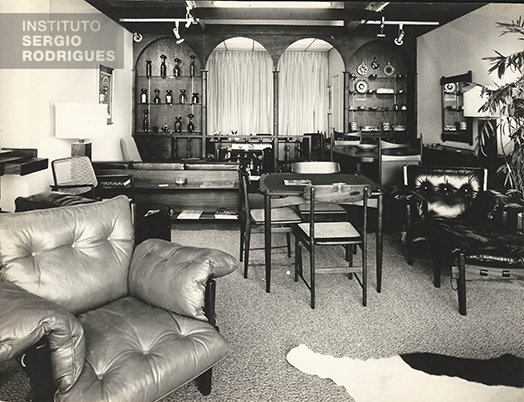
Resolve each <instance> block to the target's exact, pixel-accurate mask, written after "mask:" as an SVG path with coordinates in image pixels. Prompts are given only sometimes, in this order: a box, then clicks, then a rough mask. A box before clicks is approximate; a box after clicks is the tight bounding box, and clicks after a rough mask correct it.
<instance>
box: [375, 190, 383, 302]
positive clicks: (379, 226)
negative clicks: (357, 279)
mask: <svg viewBox="0 0 524 402" xmlns="http://www.w3.org/2000/svg"><path fill="white" fill-rule="evenodd" d="M382 201H383V194H382V193H380V195H379V196H378V211H377V215H378V216H377V247H376V248H377V292H379V293H380V292H381V291H382V240H383V239H382V213H383V205H382Z"/></svg>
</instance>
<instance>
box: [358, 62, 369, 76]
mask: <svg viewBox="0 0 524 402" xmlns="http://www.w3.org/2000/svg"><path fill="white" fill-rule="evenodd" d="M367 72H368V66H366V65H365V64H364V62H362V63H360V64H359V65H358V66H357V73H358V74H359V75H366V74H367Z"/></svg>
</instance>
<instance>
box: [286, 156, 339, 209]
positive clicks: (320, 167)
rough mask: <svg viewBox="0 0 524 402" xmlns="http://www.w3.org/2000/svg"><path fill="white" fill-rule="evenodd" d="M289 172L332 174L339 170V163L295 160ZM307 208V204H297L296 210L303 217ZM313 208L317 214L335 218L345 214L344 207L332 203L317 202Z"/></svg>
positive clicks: (308, 206)
mask: <svg viewBox="0 0 524 402" xmlns="http://www.w3.org/2000/svg"><path fill="white" fill-rule="evenodd" d="M291 172H293V173H299V174H326V173H328V174H331V173H333V174H334V173H339V172H340V164H339V163H338V162H328V161H309V162H296V163H294V164H293V165H292V166H291ZM309 208H310V205H309V204H300V205H298V211H299V213H300V215H301V216H303V217H307V216H308V215H309ZM315 208H316V210H315V213H316V214H317V215H320V214H322V215H326V216H331V217H333V218H336V217H338V216H340V215H343V216H345V215H346V214H347V211H346V209H345V208H343V207H342V206H340V205H337V204H333V203H317V204H316V207H315Z"/></svg>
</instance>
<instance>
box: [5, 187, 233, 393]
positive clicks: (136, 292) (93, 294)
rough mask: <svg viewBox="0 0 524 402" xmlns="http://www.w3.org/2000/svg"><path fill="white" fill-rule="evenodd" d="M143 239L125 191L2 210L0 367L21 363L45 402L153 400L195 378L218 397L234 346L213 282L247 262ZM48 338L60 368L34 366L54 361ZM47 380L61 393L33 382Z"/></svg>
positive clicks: (212, 252)
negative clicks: (220, 320)
mask: <svg viewBox="0 0 524 402" xmlns="http://www.w3.org/2000/svg"><path fill="white" fill-rule="evenodd" d="M133 236H134V230H133V225H132V220H131V208H130V205H129V200H128V199H127V197H125V196H123V195H121V196H118V197H115V198H113V199H110V200H105V201H100V202H95V203H90V204H81V205H75V206H66V207H60V208H51V209H43V210H34V211H27V212H20V213H12V214H1V216H0V361H4V360H7V359H10V358H12V357H14V356H23V358H21V361H22V363H23V366H26V371H27V372H28V373H29V375H30V379H31V382H32V385H33V386H34V387H36V388H37V389H36V391H37V392H39V393H40V394H39V395H35V400H39V401H41V400H49V399H51V400H52V399H53V398H54V400H55V401H74V402H82V401H85V402H95V401H155V400H157V399H160V398H161V397H163V396H165V395H167V394H169V393H170V392H172V391H173V390H174V389H176V388H178V387H179V386H181V385H183V384H185V383H186V382H188V381H190V380H192V379H195V378H197V377H199V378H200V379H201V380H202V381H201V382H200V384H201V387H200V390H201V392H203V393H205V394H207V393H209V392H210V390H211V388H210V387H211V383H210V381H211V371H210V370H211V367H212V366H213V365H214V364H215V363H217V362H219V361H220V360H222V359H223V358H224V357H225V356H226V355H227V353H228V350H229V346H228V345H227V343H226V341H225V339H224V338H223V337H222V336H221V335H220V334H219V333H218V330H217V328H215V327H214V325H215V322H214V314H213V311H212V307H213V306H214V299H213V291H212V290H213V288H212V285H214V280H213V278H216V277H220V276H223V275H227V274H229V273H230V272H232V271H233V270H235V269H236V268H237V267H238V265H239V262H238V261H237V260H236V259H235V258H233V257H232V256H230V255H229V254H227V253H224V252H222V251H220V250H214V249H207V248H199V247H185V246H181V245H179V244H175V243H171V242H168V241H165V240H160V239H149V240H146V241H144V242H142V243H140V244H139V245H138V246H136V247H134V239H133ZM206 284H207V287H206ZM206 300H207V301H208V303H207V305H206V303H205V301H206ZM206 306H207V307H206ZM41 340H43V343H42V346H43V348H42V349H46V348H47V350H48V351H49V353H50V357H48V358H47V359H48V362H50V366H51V369H50V370H49V368H39V367H37V368H34V367H32V363H33V362H34V363H37V364H38V363H42V362H44V364H45V359H42V358H39V353H40V352H39V350H40V349H38V350H36V351H35V350H34V348H33V347H32V345H35V344H36V343H38V342H39V341H41ZM38 347H39V348H40V345H39V346H38ZM28 350H29V351H28ZM35 356H36V357H35ZM49 372H50V374H51V375H50V376H49V379H50V380H51V381H52V382H53V383H52V384H51V386H49V385H43V384H42V382H41V381H36V380H35V378H34V375H36V374H37V377H38V378H41V376H42V375H43V376H45V375H46V374H48V373H49ZM31 376H33V378H31ZM55 391H56V392H55ZM42 393H43V394H44V395H42ZM46 393H50V394H51V395H50V398H49V394H47V395H46ZM53 394H54V395H53Z"/></svg>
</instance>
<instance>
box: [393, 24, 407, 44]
mask: <svg viewBox="0 0 524 402" xmlns="http://www.w3.org/2000/svg"><path fill="white" fill-rule="evenodd" d="M405 35H406V33H405V32H404V24H399V26H398V35H397V37H396V38H395V40H394V41H393V42H395V45H397V46H402V45H403V44H404V36H405Z"/></svg>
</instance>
